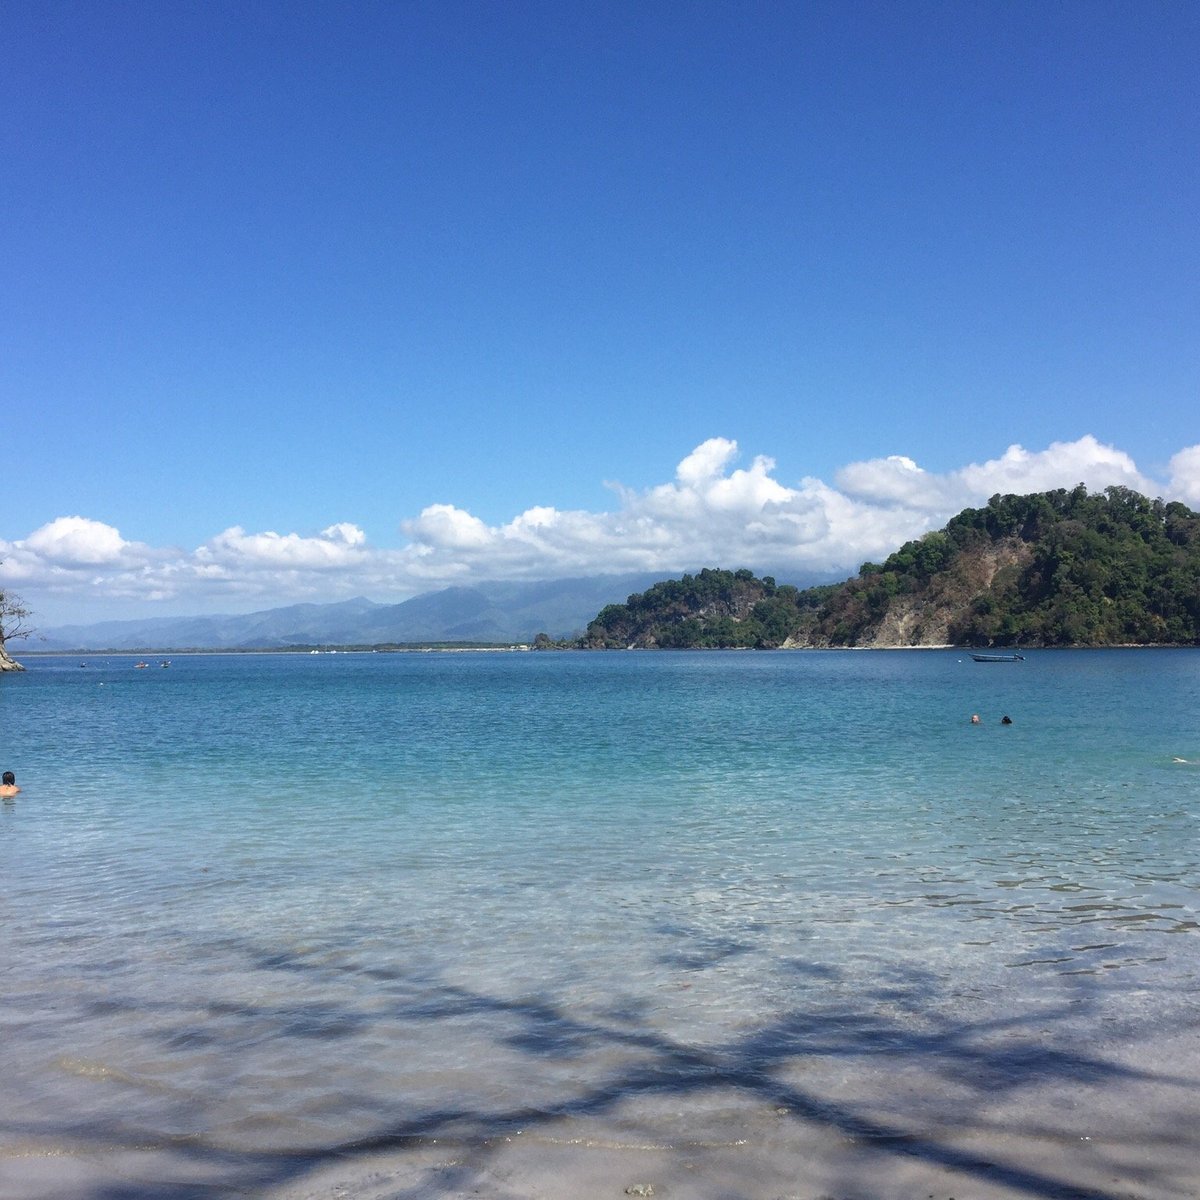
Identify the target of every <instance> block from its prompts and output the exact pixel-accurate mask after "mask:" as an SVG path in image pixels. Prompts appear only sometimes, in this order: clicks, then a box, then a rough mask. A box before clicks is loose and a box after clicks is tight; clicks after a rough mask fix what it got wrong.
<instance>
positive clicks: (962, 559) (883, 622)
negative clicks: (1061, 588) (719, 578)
mask: <svg viewBox="0 0 1200 1200" xmlns="http://www.w3.org/2000/svg"><path fill="white" fill-rule="evenodd" d="M1031 556H1032V551H1031V550H1030V548H1029V546H1028V545H1027V544H1025V543H1024V542H1022V541H1021V540H1020V539H1019V538H1006V539H1004V540H1002V541H998V542H994V543H992V544H991V545H988V546H984V547H981V548H977V549H972V550H967V551H964V552H963V553H962V554H961V555H959V556H958V558H957V560H956V561H955V563H954V566H953V567H952V568H951V569H950V570H948V571H946V572H944V573H942V574H940V575H938V576H936V577H935V578H933V579H931V580H930V581H929V584H928V586H927V587H926V588H925V589H924V590H922V591H919V592H916V593H912V594H902V595H898V596H893V597H892V599H891V600H890V601H889V602H888V605H887V608H886V610H885V611H884V612H883V613H882V615H881V616H880V617H879V618H878V620H876V621H875V622H873V623H871V624H869V625H867V626H866V627H865V628H863V629H862V631H861V632H860V633H859V634H858V636H857V637H855V638H854V640H853V642H852V643H851V644H852V645H854V646H857V647H862V648H866V649H875V650H880V649H893V648H896V647H900V646H949V645H953V644H954V643H955V642H956V640H957V639H956V637H955V636H954V633H953V629H954V627H955V626H956V625H957V624H959V623H960V622H961V621H962V618H963V614H964V613H966V612H967V611H968V609H969V608H970V606H971V604H972V603H973V602H974V601H975V600H977V599H978V598H979V597H980V596H982V595H984V594H986V593H987V592H988V591H989V589H991V587H992V585H993V584H994V583H995V581H996V577H997V575H999V574H1000V573H1001V572H1002V571H1008V570H1012V571H1019V570H1020V569H1021V568H1022V567H1024V566H1025V565H1026V564H1027V563H1028V562H1029V560H1030V558H1031ZM830 632H831V631H830V630H829V629H823V628H821V627H820V625H818V626H817V628H815V629H813V630H811V631H809V632H807V633H801V634H799V635H797V636H796V637H793V638H789V639H788V640H787V641H786V642H785V643H784V648H785V649H792V648H802V647H829V646H832V645H845V644H846V643H844V642H841V641H839V640H837V639H836V638H835V637H831V636H830Z"/></svg>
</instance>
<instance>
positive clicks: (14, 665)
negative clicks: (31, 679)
mask: <svg viewBox="0 0 1200 1200" xmlns="http://www.w3.org/2000/svg"><path fill="white" fill-rule="evenodd" d="M31 615H32V614H31V613H30V611H29V609H28V608H26V607H25V605H24V604H22V603H21V599H20V597H19V596H14V595H13V593H12V592H6V591H5V590H4V589H3V588H0V671H23V670H24V669H25V668H24V667H22V666H21V664H20V663H19V662H16V661H15V660H14V659H13V658H12V657H11V656H10V655H9V653H8V650H7V648H6V646H5V643H6V642H9V641H15V640H16V639H17V638H25V637H28V636H29V635H30V634H31V633H32V632H33V629H32V628H31V627H30V625H29V623H28V622H29V618H30V616H31Z"/></svg>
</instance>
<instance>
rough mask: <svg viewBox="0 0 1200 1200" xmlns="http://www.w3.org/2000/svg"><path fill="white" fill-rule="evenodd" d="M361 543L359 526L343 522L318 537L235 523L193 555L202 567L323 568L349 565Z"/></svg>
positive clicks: (360, 550)
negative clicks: (250, 530)
mask: <svg viewBox="0 0 1200 1200" xmlns="http://www.w3.org/2000/svg"><path fill="white" fill-rule="evenodd" d="M365 542H366V534H365V533H363V531H362V530H361V529H359V528H358V527H357V526H356V525H350V524H346V523H344V522H343V523H342V524H339V525H331V526H329V528H328V529H326V530H324V531H323V532H322V533H321V535H320V536H319V537H301V536H300V535H299V534H296V533H284V534H280V533H272V532H267V533H247V532H246V531H245V530H244V529H242V528H241V526H239V525H235V526H233V527H232V528H231V529H226V530H225V532H224V533H219V534H217V536H216V537H214V538H211V539H210V540H209V541H207V542H205V543H204V545H203V546H201V547H200V548H199V549H198V550H196V552H195V555H194V558H195V561H196V562H197V563H198V564H201V565H205V566H208V565H216V566H222V565H224V566H234V567H238V568H244V569H249V570H258V569H268V570H270V569H274V568H278V567H285V568H289V569H292V570H311V571H323V570H329V569H331V568H335V567H346V566H351V565H353V564H354V563H355V561H356V560H357V559H358V558H361V557H362V554H363V547H364V543H365Z"/></svg>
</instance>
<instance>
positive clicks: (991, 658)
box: [971, 654, 1025, 662]
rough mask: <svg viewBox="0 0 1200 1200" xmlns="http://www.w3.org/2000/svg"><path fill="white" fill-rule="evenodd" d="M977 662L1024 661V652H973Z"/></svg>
mask: <svg viewBox="0 0 1200 1200" xmlns="http://www.w3.org/2000/svg"><path fill="white" fill-rule="evenodd" d="M971 657H972V658H973V659H974V660H975V661H976V662H1024V661H1025V655H1023V654H972V655H971Z"/></svg>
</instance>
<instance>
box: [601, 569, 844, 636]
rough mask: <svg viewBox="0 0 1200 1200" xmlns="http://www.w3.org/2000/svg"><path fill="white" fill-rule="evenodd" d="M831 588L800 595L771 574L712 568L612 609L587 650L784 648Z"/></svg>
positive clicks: (604, 613) (605, 611) (604, 612)
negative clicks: (807, 612) (804, 615)
mask: <svg viewBox="0 0 1200 1200" xmlns="http://www.w3.org/2000/svg"><path fill="white" fill-rule="evenodd" d="M827 590H828V589H818V588H813V589H810V590H809V591H807V592H800V591H799V590H798V589H796V588H794V587H792V586H791V585H790V584H784V585H782V586H777V585H776V583H775V580H774V579H772V578H771V577H770V576H769V575H768V576H766V577H765V578H763V579H757V578H755V576H754V575H753V573H752V572H750V571H748V570H746V569H745V568H743V569H742V570H740V571H716V570H711V569H708V568H706V569H705V570H703V571H700V572H699V573H698V574H696V575H684V576H683V578H682V579H668V580H665V581H663V582H662V583H656V584H655V585H654V586H653V587H651V588H649V589H648V590H647V591H645V592H639V593H637V594H635V595H633V596H630V597H629V599H628V601H626V603H624V604H610V605H608V607H607V608H605V609H603V610H602V611H601V612H600V614H599V615H598V616H597V617H596V619H595V620H594V621H592V623H591V624H590V625H589V626H588V627H587V633H585V634H584V636H583V638H582V640H581V643H580V644H581V645H583V646H586V647H588V648H590V649H601V648H603V649H615V648H624V647H626V646H648V647H649V646H654V647H658V648H661V649H689V648H697V647H699V648H708V649H718V648H720V649H746V648H750V647H769V646H778V645H780V644H781V643H782V642H783V641H784V640H785V639H786V638H787V637H788V636H789V635H790V634H791V633H792V632H793V631H794V630H795V629H796V628H797V626H798V624H799V622H800V620H801V614H802V612H803V611H804V609H806V608H808V609H812V608H813V607H815V605H816V604H817V603H819V595H820V593H821V592H822V591H827Z"/></svg>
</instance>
